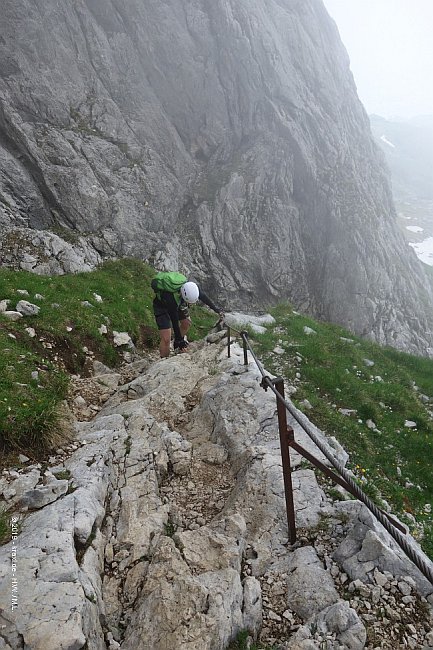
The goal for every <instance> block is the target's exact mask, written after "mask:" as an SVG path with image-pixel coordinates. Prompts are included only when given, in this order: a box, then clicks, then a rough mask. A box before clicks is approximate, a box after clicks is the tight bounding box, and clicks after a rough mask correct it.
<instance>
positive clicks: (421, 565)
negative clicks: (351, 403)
mask: <svg viewBox="0 0 433 650" xmlns="http://www.w3.org/2000/svg"><path fill="white" fill-rule="evenodd" d="M235 331H236V330H235ZM239 334H240V336H241V337H242V340H243V341H244V343H245V345H246V346H247V347H248V350H249V351H250V352H251V355H252V357H253V359H254V361H255V362H256V364H257V367H258V369H259V371H260V374H261V375H262V377H263V384H265V386H264V388H265V390H266V387H269V388H270V389H271V390H272V392H273V393H275V395H276V397H277V399H279V400H280V401H281V402H282V403H283V404H284V405H285V407H286V409H287V410H288V411H289V413H290V415H292V417H293V418H294V419H295V420H296V422H297V423H298V424H299V425H300V426H301V427H302V428H303V430H304V431H305V432H306V433H307V435H308V436H309V437H310V438H311V440H312V441H313V442H314V444H315V445H316V446H317V447H318V448H319V449H320V451H321V452H322V454H323V455H324V456H325V457H326V458H327V459H328V460H329V462H330V463H331V465H333V467H335V469H336V470H337V471H338V472H339V474H340V475H341V476H342V477H343V478H344V480H345V481H346V482H347V484H348V485H349V486H350V487H351V488H352V490H353V491H354V493H355V494H356V496H357V497H358V499H359V500H360V501H362V503H364V505H365V506H367V508H368V509H369V510H370V511H371V512H372V513H373V515H374V516H375V517H376V519H377V520H378V521H379V522H380V523H381V524H382V526H383V527H384V528H385V529H386V530H387V531H388V533H389V534H390V535H391V536H392V537H393V538H394V539H395V541H396V542H397V544H398V545H399V546H400V548H401V549H402V550H403V551H404V552H405V553H406V555H407V556H408V558H409V559H410V560H411V561H412V562H413V563H414V564H415V566H417V567H418V569H419V570H420V571H421V573H422V574H423V575H424V576H425V577H426V578H427V580H429V582H430V583H431V584H433V569H432V567H431V566H429V565H428V564H427V563H426V561H425V560H424V558H423V557H421V555H420V554H419V553H418V552H417V551H416V549H414V548H413V546H411V545H410V544H409V543H408V542H407V541H406V539H405V537H404V535H402V534H401V533H400V531H399V530H397V529H396V528H395V527H394V526H393V525H392V524H391V522H390V521H389V520H388V519H387V517H386V516H385V515H384V514H383V513H382V512H381V511H380V510H379V508H378V507H377V506H376V505H375V504H374V503H373V501H371V499H369V497H368V496H367V495H366V494H364V492H363V491H362V490H361V488H360V487H359V485H358V484H357V483H355V481H354V480H353V479H352V478H351V476H350V474H349V473H348V471H347V470H346V469H345V468H344V467H343V465H342V464H341V463H339V462H338V461H337V460H336V459H335V458H334V457H333V455H332V454H331V453H330V452H329V450H328V449H327V448H326V447H325V446H324V445H323V444H322V442H321V441H320V440H319V438H318V437H317V435H316V434H315V433H314V431H313V430H312V429H311V427H309V426H308V425H307V424H306V423H305V422H302V420H301V419H300V417H299V415H298V414H297V412H296V410H295V409H294V407H293V405H292V404H290V402H288V401H287V400H286V399H284V398H283V396H282V395H281V394H280V393H279V392H278V391H277V389H276V388H275V386H274V384H273V382H272V379H271V378H270V377H269V376H268V375H267V374H266V373H265V370H264V367H263V365H262V364H261V363H260V361H259V359H258V358H257V355H256V354H255V352H254V350H253V349H252V347H251V345H250V343H249V341H248V333H247V332H245V331H244V332H239Z"/></svg>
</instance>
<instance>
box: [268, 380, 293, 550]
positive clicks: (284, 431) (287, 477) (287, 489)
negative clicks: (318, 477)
mask: <svg viewBox="0 0 433 650" xmlns="http://www.w3.org/2000/svg"><path fill="white" fill-rule="evenodd" d="M272 383H273V384H274V386H275V389H276V390H277V391H278V392H279V393H280V395H281V397H282V398H283V400H284V380H283V379H282V378H281V377H277V378H276V379H274V380H273V381H272ZM277 413H278V428H279V431H280V446H281V459H282V461H283V479H284V493H285V496H286V512H287V527H288V529H289V542H290V543H291V544H294V543H295V542H296V523H295V506H294V503H293V486H292V469H291V466H290V440H291V439H293V438H294V434H293V429H292V428H291V427H288V426H287V413H286V407H285V405H284V403H283V402H282V401H281V400H280V399H278V397H277Z"/></svg>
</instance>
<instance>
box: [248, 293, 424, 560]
mask: <svg viewBox="0 0 433 650" xmlns="http://www.w3.org/2000/svg"><path fill="white" fill-rule="evenodd" d="M272 313H273V315H274V316H275V318H276V320H277V325H276V328H274V331H273V332H269V333H267V334H265V335H263V336H260V337H257V339H258V341H259V343H258V348H257V350H258V351H259V353H260V355H261V358H262V359H263V361H264V364H265V366H266V368H268V369H269V370H270V371H271V372H274V373H275V374H280V375H283V376H284V377H285V378H287V379H288V380H289V381H290V383H291V384H292V385H294V386H296V387H297V392H296V393H295V394H294V395H293V397H292V399H293V401H294V403H295V404H296V405H297V406H298V407H299V408H300V409H301V410H304V411H305V413H306V414H307V415H308V417H309V418H310V419H311V420H312V421H313V422H314V423H315V424H316V425H317V426H319V427H320V428H321V429H323V430H324V431H326V432H327V433H328V434H330V435H334V436H335V437H336V438H337V439H338V440H339V442H340V443H341V444H342V445H343V446H344V447H345V449H346V450H347V451H348V452H349V453H350V462H349V467H350V469H352V470H353V472H354V473H355V475H356V476H357V477H358V478H359V480H360V481H361V482H362V484H363V489H364V491H365V492H367V493H368V494H370V496H372V497H373V498H375V497H376V498H377V497H378V496H379V495H381V497H383V498H384V499H386V500H387V501H388V502H389V503H390V504H391V505H392V508H393V510H394V511H396V512H399V513H400V514H401V515H403V519H406V521H407V523H411V521H410V520H411V518H410V515H413V516H415V517H416V519H417V521H418V522H420V523H421V526H420V527H419V528H418V529H416V528H415V529H414V530H413V532H414V534H415V535H416V536H417V535H418V536H421V535H422V530H423V529H424V535H425V536H424V540H423V545H424V548H425V549H426V551H427V552H428V553H429V554H430V555H431V556H433V527H432V517H431V513H430V512H429V506H428V505H427V504H431V503H432V502H433V475H432V474H433V473H432V465H433V421H432V418H431V416H430V414H429V409H432V408H433V400H432V401H431V403H430V405H429V404H425V403H424V402H423V401H422V399H423V398H422V395H426V396H429V397H433V361H431V360H429V359H424V358H420V357H414V356H411V355H408V354H404V353H401V352H397V351H396V350H394V349H391V348H382V347H380V346H378V345H375V344H373V343H369V342H366V341H363V340H361V339H358V338H357V337H354V336H352V335H351V334H349V333H348V332H347V331H345V330H343V329H342V328H340V327H338V326H333V325H328V324H323V323H317V322H315V321H313V320H312V319H309V318H306V317H304V316H301V315H298V314H296V312H293V311H292V310H291V309H290V308H289V307H287V306H285V307H284V306H281V307H278V308H276V309H275V310H274V311H273V312H272ZM305 326H308V327H310V328H312V329H314V330H315V332H316V334H310V335H307V334H305V332H304V327H305ZM344 339H350V340H349V341H346V340H344ZM277 341H278V342H279V345H280V347H283V348H285V350H286V354H284V355H278V354H275V353H274V352H273V350H274V348H275V345H276V343H277ZM369 361H373V362H374V365H373V366H369V365H367V363H368V362H369ZM297 374H298V377H297ZM304 399H307V400H308V401H309V402H310V404H311V405H312V409H306V408H305V406H303V405H302V403H301V402H302V401H303V400H304ZM340 408H341V409H353V410H356V413H355V414H353V415H351V416H348V415H343V414H342V413H340V412H339V409H340ZM406 420H412V421H414V422H416V425H417V426H416V428H413V429H410V428H408V427H406V426H405V422H406ZM367 422H368V423H369V424H370V426H371V427H373V424H372V423H374V425H375V426H374V428H369V426H368V424H367ZM426 505H427V508H426ZM404 513H409V517H407V516H405V514H404Z"/></svg>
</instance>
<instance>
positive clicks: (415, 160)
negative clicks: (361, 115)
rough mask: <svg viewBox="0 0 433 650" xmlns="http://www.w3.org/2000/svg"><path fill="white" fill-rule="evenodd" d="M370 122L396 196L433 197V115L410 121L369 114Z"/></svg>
mask: <svg viewBox="0 0 433 650" xmlns="http://www.w3.org/2000/svg"><path fill="white" fill-rule="evenodd" d="M370 123H371V129H372V131H373V134H374V136H375V138H376V140H377V142H378V143H379V145H380V147H381V149H382V150H383V151H384V153H385V157H386V160H387V163H388V165H389V168H390V170H391V175H392V186H393V190H394V196H395V198H396V199H405V198H412V199H413V198H418V199H424V200H426V199H427V200H433V115H426V116H422V117H418V118H414V119H412V120H410V121H407V122H396V121H390V120H386V119H385V118H383V117H379V116H378V115H370Z"/></svg>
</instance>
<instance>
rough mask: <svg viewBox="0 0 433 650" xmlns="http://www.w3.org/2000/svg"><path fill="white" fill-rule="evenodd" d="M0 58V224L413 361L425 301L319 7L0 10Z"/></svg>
mask: <svg viewBox="0 0 433 650" xmlns="http://www.w3.org/2000/svg"><path fill="white" fill-rule="evenodd" d="M0 61H1V62H2V63H1V65H0V206H1V207H2V210H0V213H2V214H3V217H2V216H1V215H0V223H5V222H6V223H7V226H8V228H13V227H14V226H16V225H19V226H24V227H30V228H36V229H50V228H58V227H59V226H60V227H61V228H70V229H73V230H74V231H76V232H77V233H78V234H79V235H87V236H89V239H90V243H91V245H93V246H94V247H95V248H96V250H97V251H98V253H101V254H103V255H136V256H139V257H142V258H144V259H147V260H148V261H149V262H151V263H154V264H156V265H157V266H161V267H162V266H169V267H172V268H174V267H179V268H181V269H182V270H183V271H185V272H187V273H192V274H194V275H195V276H196V277H197V278H198V279H199V280H200V281H203V283H204V285H205V288H206V289H207V290H208V291H210V292H211V293H212V294H213V295H214V296H215V298H216V299H217V300H225V301H226V302H227V303H228V304H230V306H231V308H234V307H240V306H242V307H246V306H255V307H263V306H264V305H267V304H270V303H272V302H276V301H278V300H281V299H289V300H290V301H292V302H293V303H294V304H295V305H296V306H297V307H298V308H302V309H304V310H306V311H308V312H310V313H312V314H314V315H315V316H319V317H321V318H324V319H328V320H331V321H334V322H338V323H341V324H343V325H345V326H348V327H349V328H351V329H352V330H353V331H355V332H357V333H359V334H362V335H364V336H370V337H371V338H373V339H376V340H378V341H380V342H382V343H387V344H391V345H395V346H397V347H399V348H405V349H408V350H412V351H417V352H420V353H422V354H425V353H426V348H428V347H429V345H430V344H431V340H430V339H431V334H430V329H431V328H430V323H429V320H428V318H429V316H427V314H429V313H430V312H431V305H432V296H431V292H430V291H429V290H428V288H427V285H428V283H427V280H426V278H425V277H424V275H423V272H422V270H421V265H420V263H418V261H417V260H416V257H415V254H414V253H413V251H412V250H410V249H408V247H407V246H406V245H405V243H404V242H403V239H402V237H401V236H400V234H399V233H398V231H397V228H396V225H395V213H394V208H393V204H392V198H391V192H390V186H389V180H388V178H387V175H386V172H385V171H384V166H383V161H382V156H381V154H380V152H379V151H378V149H377V147H376V145H375V144H374V142H373V139H372V137H371V134H370V128H369V122H368V118H367V115H366V113H365V111H364V109H363V107H362V105H361V104H360V102H359V100H358V98H357V95H356V89H355V85H354V82H353V79H352V75H351V73H350V70H349V61H348V57H347V54H346V52H345V50H344V48H343V46H342V44H341V42H340V40H339V36H338V32H337V29H336V27H335V24H334V23H333V21H332V20H331V19H330V18H329V16H328V14H327V13H326V11H325V9H324V6H323V4H322V2H321V0H302V2H301V1H298V0H269V2H266V3H265V2H262V1H261V0H236V1H235V0H212V1H210V0H188V1H187V0H167V1H166V2H160V1H157V0H149V1H147V2H145V3H144V2H141V1H140V0H130V2H128V3H127V5H125V3H123V2H121V0H104V1H103V0H77V1H76V2H74V3H58V2H56V0H31V1H30V0H4V2H3V4H2V21H1V25H0ZM19 264H20V260H18V265H19Z"/></svg>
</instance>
